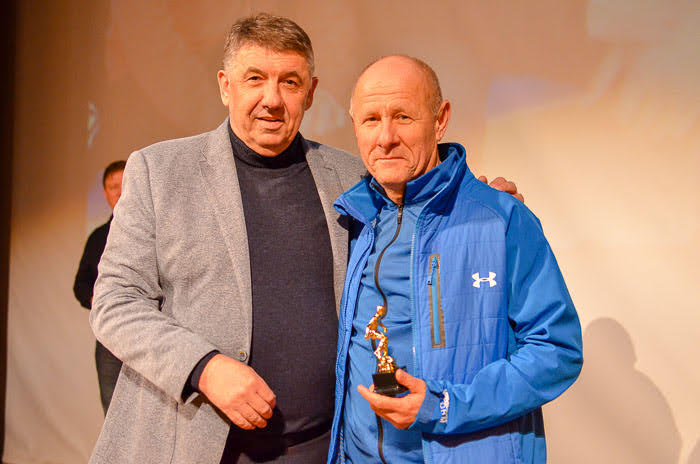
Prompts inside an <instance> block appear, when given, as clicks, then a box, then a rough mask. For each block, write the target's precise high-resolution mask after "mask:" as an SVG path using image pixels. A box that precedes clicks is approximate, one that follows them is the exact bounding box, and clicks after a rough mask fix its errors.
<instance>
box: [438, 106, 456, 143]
mask: <svg viewBox="0 0 700 464" xmlns="http://www.w3.org/2000/svg"><path fill="white" fill-rule="evenodd" d="M451 115H452V105H450V102H449V101H448V100H443V101H442V103H441V104H440V109H438V113H437V118H436V119H435V136H436V138H437V140H438V142H439V141H440V140H442V137H443V136H444V135H445V131H447V124H448V123H449V122H450V116H451Z"/></svg>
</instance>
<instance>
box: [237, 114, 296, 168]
mask: <svg viewBox="0 0 700 464" xmlns="http://www.w3.org/2000/svg"><path fill="white" fill-rule="evenodd" d="M228 135H229V138H230V139H231V148H232V149H233V156H235V157H236V158H237V159H238V160H240V161H242V162H243V163H245V164H247V165H249V166H252V167H256V168H265V169H283V168H287V167H289V166H292V165H294V164H297V163H300V162H303V161H304V160H305V157H304V151H303V149H302V143H301V134H300V133H299V132H297V135H296V136H295V137H294V140H292V143H290V144H289V146H288V147H287V148H286V149H285V150H284V151H283V152H282V153H280V154H279V155H277V156H262V155H259V154H258V153H256V152H255V151H254V150H253V149H252V148H250V147H249V146H248V145H246V144H245V143H243V141H242V140H241V139H239V138H238V136H236V134H234V132H233V129H231V124H229V125H228Z"/></svg>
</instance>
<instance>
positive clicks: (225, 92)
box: [216, 70, 231, 106]
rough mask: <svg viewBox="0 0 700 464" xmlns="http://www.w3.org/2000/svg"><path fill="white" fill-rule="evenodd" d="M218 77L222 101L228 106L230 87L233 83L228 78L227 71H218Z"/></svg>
mask: <svg viewBox="0 0 700 464" xmlns="http://www.w3.org/2000/svg"><path fill="white" fill-rule="evenodd" d="M216 79H217V80H218V81H219V94H220V96H221V103H223V104H224V106H228V103H229V100H230V98H231V95H230V93H229V91H230V89H229V87H230V85H231V82H230V81H229V79H228V74H226V71H224V70H220V71H219V72H218V73H216Z"/></svg>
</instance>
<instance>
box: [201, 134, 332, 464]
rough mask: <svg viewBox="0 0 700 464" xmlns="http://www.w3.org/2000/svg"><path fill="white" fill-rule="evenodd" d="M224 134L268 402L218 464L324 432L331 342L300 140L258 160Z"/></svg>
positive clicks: (310, 182)
mask: <svg viewBox="0 0 700 464" xmlns="http://www.w3.org/2000/svg"><path fill="white" fill-rule="evenodd" d="M229 136H230V139H231V146H232V148H233V154H234V158H235V163H236V172H237V175H238V182H239V184H240V189H241V197H242V200H243V212H244V216H245V224H246V232H247V235H248V250H249V254H250V270H251V285H252V295H253V338H252V346H251V350H250V351H251V352H250V360H249V364H250V366H251V367H252V368H253V369H255V371H256V372H257V373H258V374H259V375H260V376H261V377H262V378H263V379H264V380H265V382H267V384H268V385H269V386H270V388H271V389H272V391H273V392H274V393H275V395H277V406H276V408H275V411H274V415H273V417H272V419H271V420H269V421H268V426H267V427H266V428H265V429H259V430H253V431H245V430H241V429H239V428H238V427H235V426H232V427H231V431H230V433H229V438H228V440H227V443H226V450H225V451H224V456H223V457H222V463H223V462H227V461H228V460H230V458H227V456H228V457H231V456H235V455H237V454H238V453H239V452H241V451H242V452H246V453H247V454H250V455H251V457H253V456H256V457H257V458H258V459H259V458H274V457H275V455H278V454H281V453H282V452H283V450H284V448H285V447H286V446H290V445H293V444H296V443H298V442H303V441H306V440H308V439H311V438H313V437H315V436H318V435H321V434H323V433H324V432H325V431H327V430H329V429H330V421H331V419H332V416H333V388H334V385H335V373H334V365H335V348H336V340H337V316H336V310H335V296H334V289H333V255H332V252H331V243H330V235H329V233H328V225H327V223H326V218H325V216H324V213H323V208H322V206H321V200H320V199H319V196H318V192H317V190H316V184H315V183H314V179H313V177H312V175H311V171H310V169H309V165H308V164H307V162H306V156H305V153H304V146H303V141H302V138H301V135H299V134H297V136H296V138H295V139H294V141H293V142H292V143H291V145H290V146H289V147H288V148H287V149H286V150H285V151H284V152H282V153H280V154H279V155H277V156H275V157H263V156H260V155H258V154H257V153H256V152H254V151H253V150H251V149H250V148H248V146H246V145H245V144H244V143H243V142H242V141H241V140H240V139H239V138H238V137H236V135H235V134H234V133H233V131H232V130H231V128H230V127H229ZM197 377H198V376H197Z"/></svg>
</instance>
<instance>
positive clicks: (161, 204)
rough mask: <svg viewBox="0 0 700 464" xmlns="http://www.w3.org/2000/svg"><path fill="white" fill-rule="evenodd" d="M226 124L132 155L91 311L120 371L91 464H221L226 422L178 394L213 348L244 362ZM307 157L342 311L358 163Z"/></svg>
mask: <svg viewBox="0 0 700 464" xmlns="http://www.w3.org/2000/svg"><path fill="white" fill-rule="evenodd" d="M227 124H228V120H226V121H224V122H223V123H222V124H221V125H220V126H219V127H218V128H217V129H215V130H213V131H211V132H207V133H204V134H200V135H196V136H193V137H187V138H183V139H177V140H169V141H165V142H161V143H157V144H155V145H152V146H150V147H147V148H144V149H142V150H138V151H136V152H134V153H132V154H131V156H130V157H129V160H128V162H127V165H126V170H125V172H124V184H123V189H122V196H121V198H120V200H119V203H118V204H117V206H116V208H115V209H114V219H113V221H112V226H111V230H110V233H109V237H108V239H107V246H106V248H105V252H104V254H103V255H102V259H101V261H100V265H99V277H98V279H97V282H96V284H95V293H94V301H93V305H92V308H93V309H92V311H91V313H90V323H91V325H92V328H93V330H94V332H95V335H96V336H97V338H98V340H99V341H100V342H102V343H103V344H104V345H105V346H106V347H107V348H108V349H109V350H110V351H112V352H113V353H114V354H115V355H116V356H117V357H118V358H119V359H121V360H122V361H123V362H124V366H123V368H122V371H121V374H120V376H119V381H118V382H117V386H116V390H115V392H114V396H113V398H112V402H111V405H110V408H109V412H108V414H107V417H106V419H105V424H104V426H103V428H102V432H101V434H100V437H99V439H98V441H97V444H96V446H95V449H94V451H93V455H92V458H91V459H90V462H91V463H105V464H119V463H148V464H152V463H183V464H192V463H218V462H219V459H220V457H221V453H222V451H223V447H224V444H225V441H226V436H227V433H228V428H229V425H230V422H229V421H228V419H226V418H225V416H224V415H223V414H222V413H221V412H219V411H218V410H217V409H216V408H214V407H213V406H212V404H211V403H210V402H209V401H208V400H207V399H206V398H205V397H204V396H203V395H200V394H193V395H191V396H190V397H189V398H187V399H186V401H183V399H182V397H181V394H182V391H183V388H184V386H185V383H186V382H187V380H188V377H189V375H190V373H191V371H192V369H193V368H194V366H195V365H196V364H197V362H198V361H199V360H200V359H201V358H202V357H203V356H204V355H206V354H207V353H209V352H210V351H212V350H215V349H216V350H219V351H221V352H222V353H224V354H226V355H228V356H231V357H233V358H235V359H238V360H240V361H244V362H245V361H247V359H248V352H249V349H250V341H251V334H252V328H251V323H252V322H251V321H252V314H251V313H252V309H251V290H250V264H249V257H248V239H247V237H246V228H245V221H244V217H243V209H242V204H241V195H240V190H239V185H238V179H237V176H236V169H235V163H234V160H233V153H232V151H231V144H230V141H229V136H228V129H227ZM304 149H305V151H306V159H307V161H308V163H309V167H310V169H311V173H312V175H313V178H314V181H315V182H316V186H317V188H318V193H319V196H320V198H321V203H322V204H323V210H324V212H325V215H326V219H327V221H328V230H329V233H330V237H331V247H332V251H333V261H334V284H335V294H336V301H337V303H339V302H340V296H341V293H342V289H343V282H344V278H345V268H346V263H347V252H348V250H347V248H348V232H347V227H346V225H345V224H344V223H343V222H342V221H341V220H340V217H339V215H338V214H337V213H336V211H335V210H334V209H333V207H332V204H333V201H334V200H335V199H336V198H337V197H338V195H340V193H342V192H343V191H344V190H346V189H348V188H349V187H351V186H352V185H354V184H355V183H356V182H357V181H358V180H359V179H360V177H361V175H362V173H363V172H364V167H363V166H362V163H361V161H360V159H359V158H357V157H355V156H353V155H350V154H348V153H345V152H342V151H339V150H336V149H334V148H331V147H328V146H324V145H320V144H318V143H315V142H311V141H306V140H305V141H304ZM309 251H310V252H311V250H309Z"/></svg>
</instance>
